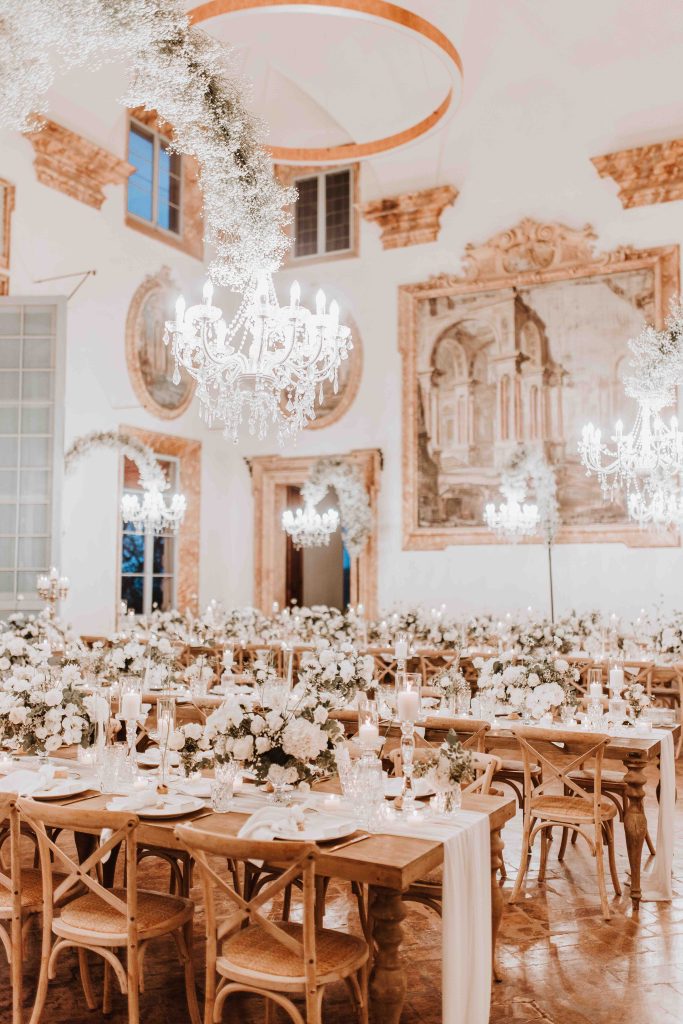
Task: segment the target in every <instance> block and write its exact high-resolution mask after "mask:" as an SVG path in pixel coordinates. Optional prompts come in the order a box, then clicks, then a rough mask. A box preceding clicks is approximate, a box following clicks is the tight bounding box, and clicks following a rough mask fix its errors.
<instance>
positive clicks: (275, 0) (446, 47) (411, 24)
mask: <svg viewBox="0 0 683 1024" xmlns="http://www.w3.org/2000/svg"><path fill="white" fill-rule="evenodd" d="M269 7H271V8H272V7H291V8H293V9H295V8H300V9H302V10H304V11H305V10H306V9H307V8H311V7H318V8H321V9H328V10H330V11H331V12H332V13H333V12H334V10H340V11H345V12H347V13H350V14H352V15H356V16H357V17H358V18H367V19H370V20H374V21H380V22H382V21H384V22H387V21H388V22H390V23H391V24H393V25H398V26H399V27H400V28H405V29H408V31H410V32H414V33H415V34H416V35H419V36H421V37H422V38H423V39H426V40H427V42H429V43H431V44H432V45H434V46H436V47H438V49H439V50H440V51H441V53H442V54H444V55H445V56H446V58H447V59H448V66H449V67H450V69H451V73H452V76H453V85H452V86H451V88H450V89H449V90H448V92H447V94H446V96H445V98H444V99H443V100H442V102H441V103H440V104H439V106H438V107H437V108H436V110H433V111H432V113H431V114H428V115H427V117H425V118H423V119H422V120H421V121H418V122H417V124H413V125H411V126H410V127H409V128H406V129H404V130H403V131H401V132H396V133H395V134H394V135H387V136H385V137H384V138H380V139H372V140H371V141H370V142H348V143H345V144H344V145H342V146H321V147H315V148H311V149H306V148H298V147H293V146H269V147H267V148H268V151H269V152H270V155H271V156H272V158H273V159H274V160H278V161H281V162H282V163H288V164H305V163H311V164H325V163H332V164H336V163H343V162H344V161H349V160H363V159H367V158H368V157H370V156H376V155H377V154H378V153H386V152H388V151H389V150H391V149H397V148H398V147H399V146H405V145H407V144H408V143H409V142H413V141H414V140H415V139H419V138H420V137H421V136H422V135H425V134H426V133H427V132H429V131H431V129H432V128H434V127H435V125H437V124H438V123H439V122H440V121H442V120H443V118H444V117H445V116H446V113H447V112H448V110H449V109H450V108H451V106H452V104H453V97H454V95H455V89H456V84H459V79H460V80H461V79H462V77H463V67H462V60H461V59H460V54H459V53H458V51H457V50H456V48H455V46H453V43H452V42H451V41H450V39H449V38H448V37H447V36H445V35H444V33H443V32H442V31H441V30H440V29H438V28H437V27H436V25H432V23H431V22H430V21H427V20H426V18H421V17H420V15H419V14H414V13H413V12H412V11H407V10H406V9H405V8H404V7H398V6H397V5H396V4H392V3H388V2H386V0H207V2H206V3H203V4H200V5H199V6H198V7H194V8H192V10H190V11H188V12H187V15H188V18H189V19H190V24H192V25H198V24H200V23H201V22H203V21H208V20H209V19H210V18H217V17H218V16H219V15H221V14H239V13H243V12H246V11H257V10H265V9H267V8H269Z"/></svg>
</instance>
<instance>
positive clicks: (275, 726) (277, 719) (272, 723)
mask: <svg viewBox="0 0 683 1024" xmlns="http://www.w3.org/2000/svg"><path fill="white" fill-rule="evenodd" d="M266 722H267V723H268V728H269V729H270V731H271V732H277V731H278V730H279V729H281V728H282V726H283V725H284V719H283V718H282V716H281V715H280V713H279V712H278V711H269V712H268V714H267V715H266Z"/></svg>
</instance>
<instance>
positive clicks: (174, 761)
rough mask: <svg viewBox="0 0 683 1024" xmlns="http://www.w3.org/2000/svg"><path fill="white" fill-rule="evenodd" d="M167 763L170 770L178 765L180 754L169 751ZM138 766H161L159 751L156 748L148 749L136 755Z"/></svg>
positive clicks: (175, 751)
mask: <svg viewBox="0 0 683 1024" xmlns="http://www.w3.org/2000/svg"><path fill="white" fill-rule="evenodd" d="M167 763H168V765H169V766H170V767H172V768H175V767H177V766H178V765H179V764H180V754H179V753H178V751H177V750H169V752H168V761H167ZM138 764H139V765H140V766H141V767H142V768H158V767H159V765H160V764H161V751H160V750H159V748H158V747H148V748H147V750H145V751H144V752H143V753H142V754H138Z"/></svg>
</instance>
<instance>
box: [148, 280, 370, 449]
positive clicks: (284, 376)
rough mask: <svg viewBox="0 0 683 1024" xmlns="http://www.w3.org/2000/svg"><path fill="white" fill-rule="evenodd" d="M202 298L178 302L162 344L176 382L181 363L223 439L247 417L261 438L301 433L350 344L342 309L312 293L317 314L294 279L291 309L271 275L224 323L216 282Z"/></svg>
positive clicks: (333, 380)
mask: <svg viewBox="0 0 683 1024" xmlns="http://www.w3.org/2000/svg"><path fill="white" fill-rule="evenodd" d="M203 295H204V302H203V303H201V304H199V305H195V306H190V307H189V308H186V307H185V300H184V299H183V298H182V296H181V297H180V298H179V299H178V302H177V304H176V319H175V321H167V323H166V330H165V332H164V341H165V342H166V344H168V343H169V342H170V344H171V347H172V351H173V356H174V358H175V375H174V380H179V379H180V377H179V374H180V367H181V366H184V367H185V369H186V370H187V372H188V373H189V374H190V375H191V376H192V377H193V378H194V380H196V382H197V397H198V398H199V401H200V403H201V409H202V414H203V416H204V418H205V420H206V421H207V422H208V424H209V425H211V424H212V423H213V422H215V421H218V422H220V423H223V425H224V428H225V429H224V432H225V436H226V437H230V438H232V440H233V441H237V437H238V432H239V428H240V425H241V423H242V421H243V420H246V421H247V423H248V426H249V432H250V433H251V434H257V435H258V437H260V438H263V437H265V436H266V434H267V432H268V429H269V427H270V426H275V428H276V431H277V436H278V440H279V441H280V443H282V442H283V441H284V440H285V439H286V438H287V437H288V436H292V435H294V434H296V432H297V431H299V430H302V429H303V428H304V427H305V426H306V424H307V423H308V422H309V421H310V420H312V419H314V418H315V408H314V406H315V401H316V398H318V400H319V401H322V398H323V384H324V382H325V381H330V382H331V383H332V385H333V387H334V390H335V392H336V391H337V388H338V380H337V372H338V369H339V364H340V363H341V361H342V359H346V358H347V356H348V353H349V351H350V349H351V348H352V347H353V344H352V341H351V331H350V329H349V328H348V327H343V326H341V325H340V323H339V307H338V305H337V303H336V302H331V303H330V306H329V309H327V306H326V299H325V294H324V292H323V291H319V292H318V294H317V296H316V306H315V313H311V312H310V311H309V310H308V309H306V308H305V307H304V306H302V305H301V304H300V303H299V297H300V289H299V285H298V283H297V282H296V281H295V282H294V284H293V285H292V287H291V291H290V301H289V305H288V306H282V307H280V305H279V303H278V300H277V296H276V294H275V288H274V286H273V281H272V278H271V277H270V275H269V274H266V273H263V274H260V275H259V276H258V277H257V278H256V279H255V280H254V281H253V282H252V283H251V285H250V287H249V288H248V289H247V292H246V293H245V295H244V297H243V299H242V302H241V304H240V307H239V309H238V311H237V313H236V314H235V316H234V317H233V319H232V320H231V321H230V323H229V324H228V323H226V321H225V320H224V319H223V313H222V311H221V310H220V309H219V308H218V307H217V306H214V305H212V301H213V286H212V284H211V282H209V281H207V283H206V284H205V286H204V293H203Z"/></svg>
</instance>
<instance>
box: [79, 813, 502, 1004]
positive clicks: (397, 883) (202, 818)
mask: <svg viewBox="0 0 683 1024" xmlns="http://www.w3.org/2000/svg"><path fill="white" fill-rule="evenodd" d="M110 799H111V797H109V796H104V795H102V796H94V797H90V798H85V799H84V800H83V801H74V800H73V798H72V799H70V800H69V801H68V803H69V804H72V805H73V806H80V805H82V806H83V807H87V808H88V809H90V810H95V809H97V808H98V807H102V808H104V807H105V806H106V804H107V802H108V801H109V800H110ZM237 802H239V797H238V798H237ZM463 809H465V810H469V811H480V812H482V813H483V814H487V815H488V818H489V826H490V830H491V923H492V946H493V948H492V956H493V960H494V971H495V948H496V940H497V937H498V929H499V927H500V921H501V917H502V913H503V895H502V892H501V889H500V886H499V883H498V872H499V870H500V868H501V867H502V863H503V860H502V853H503V848H504V844H503V840H502V836H501V832H502V829H503V827H504V825H505V823H506V822H507V821H509V820H510V819H511V818H513V817H514V815H515V812H516V802H515V800H514V799H513V798H511V797H506V796H479V795H475V796H465V798H464V799H463ZM248 816H249V814H248V812H245V813H239V812H237V811H233V812H229V813H227V814H213V813H212V814H209V815H205V814H202V813H201V812H198V813H197V815H196V816H192V815H189V816H186V817H183V818H179V819H171V820H156V821H152V820H145V819H144V818H142V819H141V821H140V827H139V830H138V842H139V843H140V844H141V845H144V846H153V847H157V848H160V849H163V850H167V851H182V850H183V847H182V844H181V843H180V842H179V841H178V840H177V839H176V837H175V835H174V832H173V830H174V828H175V826H176V825H177V824H178V823H179V822H191V821H192V820H193V817H196V819H197V820H196V828H198V829H204V830H206V831H207V832H212V833H215V834H218V835H225V836H235V835H237V833H238V832H239V829H240V828H241V826H242V825H243V824H244V822H245V820H246V818H247V817H248ZM320 850H321V856H320V859H319V860H318V862H317V867H316V870H317V871H318V872H319V873H320V874H321V875H324V876H326V877H329V878H339V879H343V880H346V881H349V882H358V883H361V884H363V885H367V886H369V891H370V910H371V916H372V922H373V938H374V941H375V943H376V954H375V959H374V965H373V970H372V975H371V979H370V1012H371V1015H372V1019H373V1021H374V1022H375V1024H398V1022H399V1020H400V1017H401V1010H402V1008H403V1003H404V1000H405V994H406V984H407V983H406V976H405V972H404V969H403V965H402V962H401V955H400V952H401V942H402V938H403V929H402V927H401V921H402V920H403V918H404V917H405V913H406V911H405V905H404V902H403V899H402V893H404V892H405V891H406V890H407V889H408V887H409V886H410V885H411V883H413V882H415V881H417V880H418V879H420V878H423V877H424V876H425V875H426V874H428V872H430V871H432V870H433V869H434V868H437V867H438V866H439V865H440V864H442V863H443V844H442V843H439V842H436V841H434V840H431V839H419V838H412V837H404V836H388V835H381V834H377V835H371V836H369V837H368V838H367V839H364V840H363V841H362V842H358V843H354V844H353V845H352V846H349V847H346V848H345V849H341V850H338V851H336V852H334V853H332V852H330V853H326V852H325V847H324V846H321V847H320Z"/></svg>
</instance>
